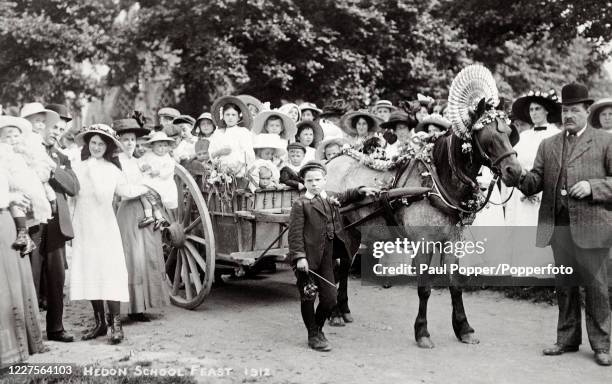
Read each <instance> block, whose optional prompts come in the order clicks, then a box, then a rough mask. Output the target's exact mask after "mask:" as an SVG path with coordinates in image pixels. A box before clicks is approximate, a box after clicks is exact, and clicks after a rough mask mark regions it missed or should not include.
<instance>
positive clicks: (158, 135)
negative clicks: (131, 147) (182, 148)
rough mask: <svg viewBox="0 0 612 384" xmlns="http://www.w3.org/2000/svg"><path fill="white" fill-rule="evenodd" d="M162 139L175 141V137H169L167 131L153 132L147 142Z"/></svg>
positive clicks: (169, 141) (150, 142)
mask: <svg viewBox="0 0 612 384" xmlns="http://www.w3.org/2000/svg"><path fill="white" fill-rule="evenodd" d="M160 141H167V142H168V143H174V139H173V138H171V137H168V135H166V133H165V132H153V133H151V134H150V135H149V140H148V141H147V144H153V143H157V142H160Z"/></svg>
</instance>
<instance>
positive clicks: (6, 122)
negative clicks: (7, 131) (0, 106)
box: [0, 115, 32, 135]
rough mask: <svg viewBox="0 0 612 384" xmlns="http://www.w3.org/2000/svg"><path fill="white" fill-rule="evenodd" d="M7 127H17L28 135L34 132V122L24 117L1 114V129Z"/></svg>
mask: <svg viewBox="0 0 612 384" xmlns="http://www.w3.org/2000/svg"><path fill="white" fill-rule="evenodd" d="M6 127H15V128H17V129H19V130H20V131H21V133H22V134H26V135H27V134H29V133H30V132H32V123H30V122H29V121H28V120H26V119H24V118H23V117H16V116H7V115H0V129H2V128H6Z"/></svg>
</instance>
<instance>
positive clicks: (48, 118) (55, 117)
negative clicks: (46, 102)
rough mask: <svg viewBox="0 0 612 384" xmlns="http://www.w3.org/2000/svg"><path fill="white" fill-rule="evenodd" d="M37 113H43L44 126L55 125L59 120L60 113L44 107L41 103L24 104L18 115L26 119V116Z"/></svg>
mask: <svg viewBox="0 0 612 384" xmlns="http://www.w3.org/2000/svg"><path fill="white" fill-rule="evenodd" d="M38 113H44V114H45V126H47V128H51V127H53V126H55V124H57V122H58V121H60V115H59V114H58V113H57V112H55V111H52V110H50V109H46V108H45V107H44V106H43V105H42V104H41V103H26V104H24V105H23V107H22V108H21V112H20V114H19V115H20V117H23V118H25V119H27V118H28V116H32V115H36V114H38Z"/></svg>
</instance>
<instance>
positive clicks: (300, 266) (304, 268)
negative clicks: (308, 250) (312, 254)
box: [295, 259, 308, 272]
mask: <svg viewBox="0 0 612 384" xmlns="http://www.w3.org/2000/svg"><path fill="white" fill-rule="evenodd" d="M295 267H296V268H297V270H298V271H301V272H308V261H307V260H306V259H299V260H298V261H297V264H296V265H295Z"/></svg>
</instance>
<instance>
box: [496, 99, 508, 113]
mask: <svg viewBox="0 0 612 384" xmlns="http://www.w3.org/2000/svg"><path fill="white" fill-rule="evenodd" d="M495 109H497V110H498V111H505V110H506V99H505V98H503V97H500V98H499V104H497V107H496V108H495Z"/></svg>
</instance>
